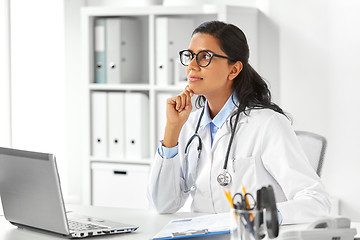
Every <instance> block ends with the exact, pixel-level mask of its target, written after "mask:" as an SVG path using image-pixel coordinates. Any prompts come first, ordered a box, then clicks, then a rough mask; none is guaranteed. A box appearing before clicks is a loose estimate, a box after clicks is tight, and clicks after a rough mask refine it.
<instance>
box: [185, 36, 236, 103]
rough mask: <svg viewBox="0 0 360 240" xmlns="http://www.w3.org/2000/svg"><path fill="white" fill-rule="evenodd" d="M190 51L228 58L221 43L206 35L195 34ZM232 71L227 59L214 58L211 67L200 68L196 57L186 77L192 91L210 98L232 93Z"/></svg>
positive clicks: (188, 68)
mask: <svg viewBox="0 0 360 240" xmlns="http://www.w3.org/2000/svg"><path fill="white" fill-rule="evenodd" d="M189 50H191V51H192V52H193V53H198V52H200V51H202V50H207V51H209V52H212V53H215V54H218V55H222V56H227V55H226V54H225V53H224V52H223V51H222V50H221V48H220V41H219V40H218V39H217V38H215V37H213V36H212V35H210V34H206V33H196V34H194V35H193V37H192V38H191V41H190V45H189ZM232 70H233V65H229V64H228V60H227V59H225V58H220V57H213V58H212V60H211V63H210V65H209V66H207V67H200V66H199V65H198V64H197V62H196V57H194V59H193V60H192V61H191V63H190V64H189V65H188V66H187V67H186V75H187V78H188V83H189V87H190V89H191V90H192V91H193V92H194V93H195V94H197V95H203V96H205V97H206V98H209V97H213V96H216V94H222V95H224V94H230V93H231V92H232V78H231V77H229V76H230V73H231V72H232ZM214 94H215V95H214Z"/></svg>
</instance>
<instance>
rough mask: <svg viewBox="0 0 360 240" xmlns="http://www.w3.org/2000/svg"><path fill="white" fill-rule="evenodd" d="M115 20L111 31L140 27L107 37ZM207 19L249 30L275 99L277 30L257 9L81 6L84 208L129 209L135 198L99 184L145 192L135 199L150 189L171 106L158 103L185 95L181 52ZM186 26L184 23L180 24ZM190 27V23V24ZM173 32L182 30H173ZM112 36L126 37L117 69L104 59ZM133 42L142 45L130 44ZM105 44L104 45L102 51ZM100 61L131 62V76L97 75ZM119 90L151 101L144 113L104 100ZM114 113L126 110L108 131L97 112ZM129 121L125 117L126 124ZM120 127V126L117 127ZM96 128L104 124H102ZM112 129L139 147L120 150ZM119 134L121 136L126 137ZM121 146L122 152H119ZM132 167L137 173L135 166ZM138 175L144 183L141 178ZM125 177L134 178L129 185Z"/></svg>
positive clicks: (257, 64) (253, 53)
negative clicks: (117, 171) (97, 205)
mask: <svg viewBox="0 0 360 240" xmlns="http://www.w3.org/2000/svg"><path fill="white" fill-rule="evenodd" d="M109 19H110V20H111V19H112V20H114V19H117V20H116V21H117V23H116V24H115V25H113V26H112V27H109V31H114V29H119V28H121V26H125V25H126V23H129V22H131V24H132V26H136V27H132V28H128V27H123V28H122V29H119V32H111V33H110V32H107V33H106V29H105V28H104V29H102V28H101V26H100V25H101V24H103V22H107V23H109V24H113V23H111V22H113V21H109ZM99 20H100V21H99ZM102 20H107V21H102ZM209 20H221V21H225V22H228V23H232V24H235V25H237V26H238V27H240V28H241V29H242V30H243V31H244V32H245V34H246V36H247V39H248V43H249V47H250V64H251V65H252V66H253V67H254V68H255V69H256V70H258V71H259V73H260V74H262V75H263V76H264V77H265V79H266V80H267V81H268V82H269V83H270V86H271V88H272V94H273V96H275V99H276V96H277V95H278V89H277V86H278V81H277V80H278V71H279V70H278V65H277V59H278V43H277V36H276V29H275V28H274V27H273V26H272V24H271V22H270V21H267V19H266V17H265V16H264V15H263V14H262V13H261V12H260V11H258V10H257V9H254V8H248V7H239V6H227V5H199V6H178V7H177V6H148V7H114V6H112V7H85V8H83V9H82V36H83V39H82V46H83V59H82V60H83V62H82V73H83V74H82V78H83V79H82V82H83V84H84V87H83V88H84V92H82V93H81V94H82V96H83V98H82V99H84V106H85V108H84V109H82V111H84V114H83V117H84V121H83V122H84V129H85V130H84V139H85V141H86V142H87V146H86V148H85V149H84V154H83V156H84V161H83V163H84V168H83V169H84V179H83V183H84V187H83V189H84V192H83V195H84V196H85V201H84V202H85V203H101V204H108V205H113V204H116V205H118V206H119V204H120V206H121V205H122V204H123V206H127V204H128V203H131V202H132V201H133V200H134V199H135V197H133V196H135V195H133V194H130V195H129V194H128V195H126V194H125V195H123V194H121V193H120V192H114V191H105V190H103V189H101V188H100V186H101V185H105V186H111V189H116V188H117V189H135V191H138V192H139V193H138V194H139V195H137V197H136V198H137V199H139V198H145V193H144V191H145V187H146V186H140V185H141V184H142V185H146V181H143V180H144V179H145V176H147V174H148V172H147V171H148V170H149V168H150V165H151V159H152V156H153V155H154V153H155V150H156V147H157V143H158V141H159V140H160V139H161V138H162V134H163V130H162V129H163V128H164V124H165V120H164V118H165V113H164V109H165V108H164V104H165V103H162V102H159V100H160V99H161V101H164V100H165V99H166V96H171V95H174V94H177V93H179V92H180V91H182V90H183V88H184V86H185V85H186V80H185V79H184V78H186V76H185V74H184V72H185V68H184V67H183V66H181V65H180V64H179V59H177V56H178V51H180V50H183V49H187V48H188V44H189V40H190V37H191V33H192V30H193V29H194V28H195V27H196V26H198V25H199V24H201V23H203V22H205V21H209ZM116 21H115V22H116ZM119 21H120V22H119ZM182 22H183V23H184V26H182V25H181V23H182ZM189 25H191V26H190V27H189ZM99 26H100V28H99ZM126 26H128V25H126ZM174 28H175V29H176V31H173V29H174ZM111 29H112V30H111ZM115 31H116V30H115ZM126 34H128V37H127V38H126V37H125V36H126ZM167 34H176V36H172V35H171V36H167ZM129 36H131V38H132V39H134V42H132V41H131V40H129ZM162 36H163V37H162ZM109 37H111V38H112V40H114V39H120V40H118V41H119V46H117V47H116V48H114V49H116V52H119V53H120V54H122V55H120V56H117V57H116V58H115V59H116V61H117V62H118V64H114V63H115V62H116V61H115V60H114V61H112V60H111V59H107V60H106V57H108V58H110V57H111V55H113V54H106V48H107V47H109V46H106V44H105V43H108V44H114V41H109V39H107V40H106V38H109ZM99 39H100V40H99ZM121 39H124V40H121ZM129 41H131V43H136V44H130V43H129ZM115 42H116V41H115ZM101 44H105V45H103V46H102V45H101ZM131 46H136V49H131ZM127 47H128V48H127ZM101 51H103V52H101ZM112 53H114V52H112ZM101 54H105V55H101ZM99 56H101V57H99ZM99 59H100V60H101V59H102V61H104V63H103V64H104V66H107V68H108V69H107V71H113V70H114V69H115V70H116V66H118V65H119V64H122V63H121V61H125V62H126V61H128V62H126V63H131V64H130V65H131V66H127V65H125V64H124V66H127V67H126V69H125V70H124V67H123V66H122V68H120V71H126V72H125V73H124V72H123V74H121V73H119V72H118V71H113V72H112V73H110V76H111V79H106V72H105V73H104V72H99V71H100V69H101V68H100V66H101V64H98V61H99ZM104 59H105V60H104ZM102 70H104V68H102ZM105 70H106V69H105ZM104 74H105V75H104ZM114 74H115V76H116V74H117V75H118V76H119V79H116V77H115V79H114ZM99 76H100V78H99ZM101 76H102V78H101ZM104 76H105V77H104ZM99 93H100V94H99ZM114 93H122V94H124V95H126V94H131V93H136V94H142V96H145V97H146V100H145V101H141V104H142V106H143V108H142V109H139V107H137V106H136V104H132V103H127V102H126V97H124V99H125V101H123V103H120V102H122V101H121V99H120V98H121V97H119V99H120V100H119V105H118V107H117V105H116V104H115V105H114V104H111V103H110V104H109V99H108V98H106V97H104V95H106V94H108V95H109V94H110V95H111V94H114ZM97 94H99V95H100V97H99V98H100V103H101V104H103V105H102V106H103V107H100V108H98V107H99V106H98V105H96V103H95V104H94V102H93V101H92V100H93V96H94V95H95V96H98V95H97ZM102 94H103V95H102ZM169 94H170V95H169ZM111 109H117V111H123V113H124V114H123V115H122V114H121V113H119V112H118V113H116V114H115V115H114V116H115V119H120V120H116V121H110V127H109V121H108V120H106V117H104V116H98V115H97V112H100V113H101V114H104V115H106V116H107V117H109V116H111V115H112V113H109V111H113V110H111ZM144 114H145V115H146V116H144ZM129 116H130V117H129ZM131 117H133V121H131ZM110 118H111V117H110ZM123 118H125V120H123V121H122V120H121V119H123ZM142 118H145V119H146V125H142V123H143V122H141V119H142ZM126 119H128V120H126ZM129 119H130V121H129ZM117 123H118V124H120V125H119V126H117V125H116V124H117ZM98 124H100V125H102V126H98ZM104 125H106V126H104ZM135 125H139V126H135ZM109 128H111V129H116V131H117V132H118V133H121V132H123V133H124V135H125V138H126V135H129V134H130V135H131V134H133V138H134V139H133V140H135V141H136V142H135V141H134V142H133V145H131V144H130V146H127V144H128V143H129V142H126V141H127V140H125V145H123V146H120V147H119V146H118V145H117V144H118V142H117V141H118V140H119V139H118V138H114V137H112V135H113V134H114V132H113V131H110V130H109ZM94 129H96V130H94ZM98 130H99V131H105V133H104V132H102V135H103V138H104V141H105V144H107V146H105V147H104V146H103V145H101V144H100V143H99V142H97V138H96V136H95V135H94V134H97V131H98ZM139 133H140V135H139ZM119 135H121V134H118V136H119ZM119 137H120V138H121V136H119ZM136 139H138V140H136ZM139 139H140V140H141V141H140V142H139ZM114 141H115V142H114ZM135 144H140V145H141V146H140V148H141V149H142V148H146V150H145V151H143V152H141V153H140V152H136V150H132V149H131V147H134V146H135ZM100 145H101V146H100ZM109 145H110V146H109ZM96 146H99V149H100V150H99V151H100V153H101V154H94V153H97V152H98V151H97V149H96V148H95V147H96ZM122 147H123V149H124V150H123V151H124V152H121V151H122V150H121V149H122ZM111 148H115V149H117V152H116V154H109V149H111ZM134 149H136V148H134ZM129 151H130V152H129ZM106 153H107V154H106ZM99 164H100V165H99ZM114 164H119V165H114ZM121 164H126V165H121ZM139 164H142V165H139ZM132 165H133V166H134V168H131V167H132ZM100 166H101V170H100ZM118 166H122V167H124V166H126V167H127V168H128V169H129V172H130V173H131V174H129V175H125V176H119V175H116V174H115V175H114V174H113V172H114V171H115V169H116V167H118ZM140 166H141V167H140ZM145 166H146V167H145ZM90 169H92V171H90ZM105 169H107V170H105ZM90 172H92V174H90ZM136 174H138V175H136ZM133 176H134V179H133V178H132V177H133ZM135 176H136V178H138V179H142V180H139V181H138V180H135ZM126 178H129V179H128V180H125V179H126ZM91 189H92V191H91ZM105 189H106V187H105ZM120 195H122V196H120ZM109 199H114V200H115V199H116V203H115V202H113V201H109V202H107V201H108V200H109ZM105 200H107V201H105ZM134 201H135V200H134ZM145 201H146V199H142V202H139V203H137V204H136V205H137V207H146V206H147V205H146V204H145Z"/></svg>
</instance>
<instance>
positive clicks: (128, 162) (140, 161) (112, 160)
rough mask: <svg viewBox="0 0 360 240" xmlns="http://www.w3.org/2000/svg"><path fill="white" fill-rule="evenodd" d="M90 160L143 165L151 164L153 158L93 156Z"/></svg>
mask: <svg viewBox="0 0 360 240" xmlns="http://www.w3.org/2000/svg"><path fill="white" fill-rule="evenodd" d="M89 159H90V161H91V162H92V163H94V162H101V163H125V164H142V165H150V164H151V163H152V160H153V159H150V158H144V159H139V160H133V159H117V158H99V157H93V156H91V157H90V158H89Z"/></svg>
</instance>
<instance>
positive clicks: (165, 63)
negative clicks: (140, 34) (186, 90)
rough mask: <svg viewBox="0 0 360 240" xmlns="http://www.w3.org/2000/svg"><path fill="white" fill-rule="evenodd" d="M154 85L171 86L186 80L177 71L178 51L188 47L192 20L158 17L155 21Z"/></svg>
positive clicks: (184, 75)
mask: <svg viewBox="0 0 360 240" xmlns="http://www.w3.org/2000/svg"><path fill="white" fill-rule="evenodd" d="M155 21H156V22H155V40H156V44H155V53H156V54H155V55H156V83H157V84H158V85H173V84H175V83H178V82H179V81H182V79H184V78H185V79H186V74H185V69H182V70H179V69H178V68H179V51H181V50H183V49H186V48H187V47H188V46H189V42H190V38H191V33H192V31H193V27H194V22H193V20H192V19H186V18H175V17H158V18H156V20H155Z"/></svg>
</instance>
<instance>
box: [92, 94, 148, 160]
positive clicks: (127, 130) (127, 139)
mask: <svg viewBox="0 0 360 240" xmlns="http://www.w3.org/2000/svg"><path fill="white" fill-rule="evenodd" d="M91 101H92V109H91V122H92V123H91V127H92V134H91V138H92V140H91V142H92V145H91V148H92V151H91V153H92V156H94V157H97V158H107V157H109V158H115V159H122V158H126V159H141V158H146V157H148V156H149V144H148V141H149V98H148V96H147V95H146V94H144V93H140V92H126V93H124V92H102V91H99V92H92V94H91Z"/></svg>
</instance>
